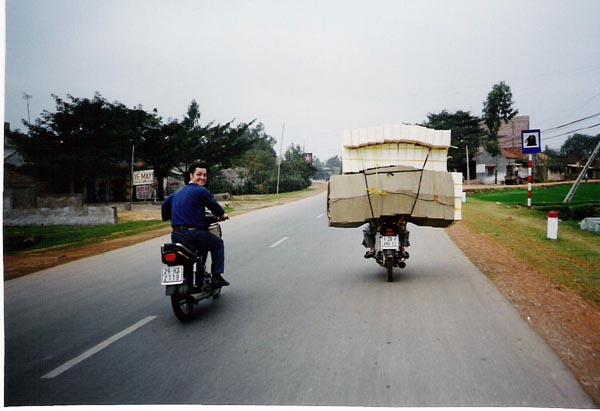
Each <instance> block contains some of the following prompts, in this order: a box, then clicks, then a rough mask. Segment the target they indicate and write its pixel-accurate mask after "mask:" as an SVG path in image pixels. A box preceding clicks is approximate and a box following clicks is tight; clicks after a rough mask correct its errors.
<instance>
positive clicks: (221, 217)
mask: <svg viewBox="0 0 600 411" xmlns="http://www.w3.org/2000/svg"><path fill="white" fill-rule="evenodd" d="M228 219H229V216H228V215H227V213H224V214H223V215H221V216H219V217H217V221H225V220H228Z"/></svg>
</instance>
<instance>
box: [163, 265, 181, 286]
mask: <svg viewBox="0 0 600 411" xmlns="http://www.w3.org/2000/svg"><path fill="white" fill-rule="evenodd" d="M160 274H161V275H160V284H161V285H170V284H181V283H183V266H182V265H174V266H170V267H163V268H162V271H161V273H160Z"/></svg>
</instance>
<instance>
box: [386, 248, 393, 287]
mask: <svg viewBox="0 0 600 411" xmlns="http://www.w3.org/2000/svg"><path fill="white" fill-rule="evenodd" d="M385 269H386V270H387V280H388V283H391V282H392V281H394V256H391V255H386V256H385Z"/></svg>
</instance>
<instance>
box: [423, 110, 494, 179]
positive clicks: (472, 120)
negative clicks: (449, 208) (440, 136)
mask: <svg viewBox="0 0 600 411" xmlns="http://www.w3.org/2000/svg"><path fill="white" fill-rule="evenodd" d="M423 126H425V127H428V128H433V129H435V130H451V133H450V136H451V137H450V139H451V142H450V145H451V146H452V147H451V149H450V151H449V155H450V157H449V158H448V169H449V170H460V171H462V172H463V174H464V176H465V178H466V177H467V172H466V170H467V162H466V160H467V159H466V157H467V149H468V152H469V167H470V168H472V169H473V174H471V175H473V176H474V175H475V173H474V171H475V170H474V167H475V163H474V161H473V156H474V155H475V154H476V153H477V149H478V148H479V145H480V144H481V139H482V136H483V135H484V131H483V129H482V128H481V120H480V118H479V117H476V116H472V115H471V113H470V112H468V111H462V110H459V111H456V112H455V113H449V112H448V111H446V110H443V111H442V112H440V113H429V114H427V121H426V122H425V123H423Z"/></svg>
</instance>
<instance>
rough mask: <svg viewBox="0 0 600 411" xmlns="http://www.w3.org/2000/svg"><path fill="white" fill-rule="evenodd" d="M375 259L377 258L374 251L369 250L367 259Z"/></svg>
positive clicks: (366, 255) (366, 254)
mask: <svg viewBox="0 0 600 411" xmlns="http://www.w3.org/2000/svg"><path fill="white" fill-rule="evenodd" d="M373 257H375V252H374V251H371V250H369V251H367V252H366V253H365V258H373Z"/></svg>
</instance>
